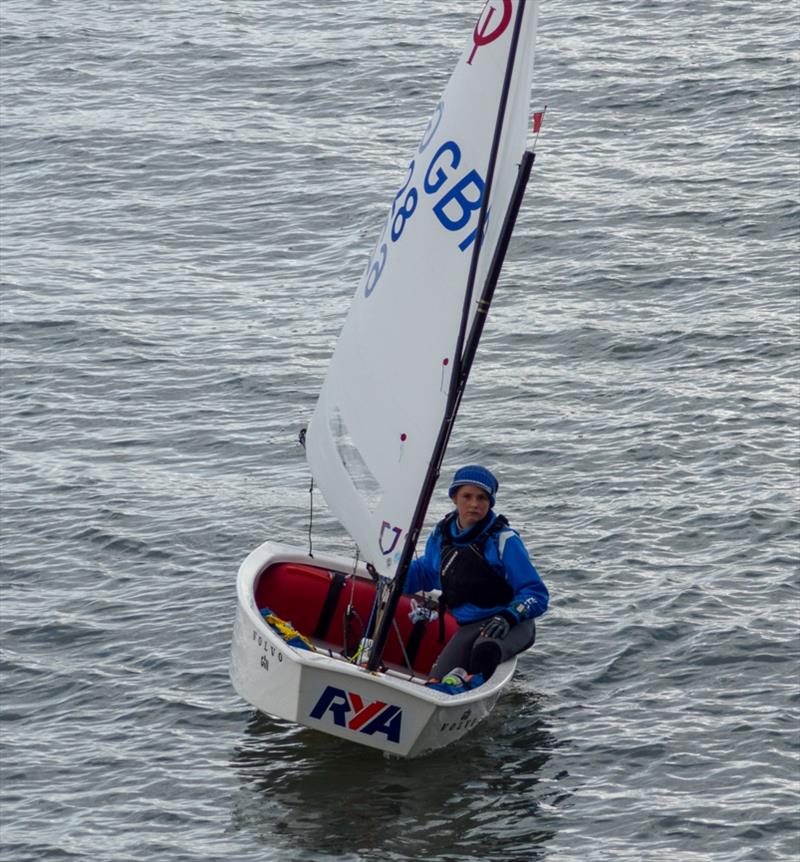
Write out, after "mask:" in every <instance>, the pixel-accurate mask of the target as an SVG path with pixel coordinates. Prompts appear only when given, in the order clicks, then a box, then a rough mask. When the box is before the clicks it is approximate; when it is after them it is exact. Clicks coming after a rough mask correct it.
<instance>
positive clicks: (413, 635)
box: [255, 562, 458, 681]
mask: <svg viewBox="0 0 800 862" xmlns="http://www.w3.org/2000/svg"><path fill="white" fill-rule="evenodd" d="M374 597H375V584H374V583H373V582H372V581H370V580H368V579H366V578H364V577H362V576H358V575H353V574H349V573H345V572H339V571H333V570H330V569H327V568H324V567H321V566H315V565H310V564H307V563H295V562H277V563H273V564H272V565H269V566H267V567H266V568H265V569H264V570H262V571H261V572H260V573H259V575H258V577H257V578H256V582H255V600H256V604H257V606H258V608H259V610H260V611H262V612H263V611H264V610H265V609H267V608H268V609H269V610H270V611H272V613H273V614H275V615H276V616H278V617H280V618H281V619H282V620H284V621H286V622H288V623H290V624H291V626H292V627H293V628H294V629H296V630H297V631H298V632H300V633H301V634H302V635H303V636H304V637H305V638H307V639H308V640H309V641H311V643H313V644H314V646H315V647H316V648H317V649H320V650H322V651H325V652H328V654H329V655H331V656H333V657H336V656H341V657H342V658H343V660H347V658H348V657H349V656H352V655H353V653H354V652H355V651H356V649H357V648H358V644H359V642H360V641H361V638H362V637H363V635H364V632H365V631H366V628H367V625H368V622H369V616H370V612H371V610H372V605H373V600H374ZM348 609H349V610H350V613H349V614H348ZM410 611H411V600H410V597H408V596H403V597H401V599H400V603H399V606H398V610H397V614H396V615H395V622H396V625H395V626H394V627H393V628H392V630H391V632H390V634H389V639H388V641H387V644H386V649H385V650H384V653H383V661H384V664H385V665H386V667H387V669H388V670H389V671H390V672H391V673H392V675H394V674H397V675H398V676H401V677H403V678H404V679H409V678H411V677H412V675H413V677H414V678H419V679H420V680H421V681H424V680H425V679H427V677H428V676H429V673H430V669H431V667H432V666H433V663H434V662H435V661H436V658H437V657H438V655H439V653H440V652H441V650H442V647H443V646H444V644H445V643H446V642H447V641H448V640H449V639H450V637H452V635H453V634H454V633H455V631H456V629H457V628H458V625H457V623H456V621H455V620H454V619H453V617H451V616H450V615H449V614H445V619H444V632H443V633H442V632H441V626H440V622H439V620H434V621H432V622H428V623H427V624H424V623H417V624H414V623H412V622H411V620H410V619H409V613H410ZM442 634H443V635H444V636H443V638H442V637H441V635H442Z"/></svg>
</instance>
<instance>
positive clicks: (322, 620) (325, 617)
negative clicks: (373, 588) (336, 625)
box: [311, 572, 347, 640]
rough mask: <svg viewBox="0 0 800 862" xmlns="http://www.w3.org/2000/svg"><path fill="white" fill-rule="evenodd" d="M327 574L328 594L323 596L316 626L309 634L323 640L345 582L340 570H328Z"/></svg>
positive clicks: (345, 579)
mask: <svg viewBox="0 0 800 862" xmlns="http://www.w3.org/2000/svg"><path fill="white" fill-rule="evenodd" d="M329 574H330V578H331V582H330V584H329V586H328V595H327V596H325V602H324V604H323V605H322V610H321V611H320V612H319V619H318V620H317V627H316V628H315V629H314V633H313V634H312V635H311V636H312V637H314V638H319V639H320V640H325V635H326V634H327V633H328V629H329V628H330V625H331V620H332V619H333V615H334V613H335V612H336V605H337V604H338V603H339V596H340V595H341V592H342V590H343V589H344V585H345V584H346V583H347V577H346V576H345V575H343V574H342V573H341V572H330V573H329Z"/></svg>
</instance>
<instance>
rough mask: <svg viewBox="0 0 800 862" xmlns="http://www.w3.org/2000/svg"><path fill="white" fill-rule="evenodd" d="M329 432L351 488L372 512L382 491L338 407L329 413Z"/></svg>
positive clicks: (379, 499)
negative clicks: (351, 485)
mask: <svg viewBox="0 0 800 862" xmlns="http://www.w3.org/2000/svg"><path fill="white" fill-rule="evenodd" d="M330 430H331V439H332V440H333V442H334V445H335V446H336V451H337V452H338V453H339V458H340V460H341V462H342V466H343V467H344V469H345V472H346V473H347V475H348V476H349V477H350V481H351V482H352V483H353V487H354V488H355V489H356V490H357V491H358V493H359V494H360V495H361V498H362V499H363V500H364V503H365V504H366V506H367V508H368V509H369V510H370V512H374V511H375V509H376V508H377V507H378V503H380V501H381V498H382V497H383V489H382V488H381V486H380V485H379V484H378V480H377V479H376V478H375V477H374V476H373V475H372V473H371V472H370V469H369V467H367V464H366V461H364V458H363V457H362V455H361V453H360V452H359V451H358V449H357V448H356V444H355V443H354V442H353V438H352V437H351V436H350V432H349V431H348V430H347V426H346V425H345V424H344V419H343V418H342V414H341V413H340V412H339V409H338V407H335V408H334V409H333V410H332V412H331V415H330Z"/></svg>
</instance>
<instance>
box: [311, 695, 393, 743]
mask: <svg viewBox="0 0 800 862" xmlns="http://www.w3.org/2000/svg"><path fill="white" fill-rule="evenodd" d="M328 712H330V713H331V715H332V716H333V723H334V724H335V725H338V726H339V727H347V728H349V729H350V730H354V731H357V732H358V733H366V734H367V735H368V736H372V734H373V733H383V734H384V735H385V736H386V738H387V739H388V740H389V742H400V722H401V720H402V717H403V712H402V710H401V709H400V707H399V706H393V705H392V704H387V703H384V701H382V700H376V701H374V702H373V703H368V704H366V705H365V704H364V700H363V698H362V697H361V696H360V695H358V694H356V693H355V692H352V691H344V690H342V689H341V688H336V687H335V686H332V685H329V686H328V687H327V688H326V689H325V691H324V692H322V697H320V699H319V700H318V701H317V704H316V706H315V707H314V709H312V710H311V718H318V719H322V718H323V717H324V716H325V714H326V713H328Z"/></svg>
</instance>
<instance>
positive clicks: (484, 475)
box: [447, 464, 499, 508]
mask: <svg viewBox="0 0 800 862" xmlns="http://www.w3.org/2000/svg"><path fill="white" fill-rule="evenodd" d="M462 485H477V487H478V488H480V489H481V490H483V491H486V493H487V494H488V495H489V506H490V507H492V508H494V495H495V494H496V493H497V489H498V487H499V484H498V482H497V479H495V478H494V476H493V475H492V474H491V473H490V472H489V471H488V470H487V469H486V467H480V466H478V465H477V464H468V465H467V466H466V467H461V468H460V469H459V470H456V474H455V476H453V481H452V482H451V483H450V490H449V491H448V492H447V493H448V495H449V496H450V497H452V496H453V494H455V492H456V489H457V488H460V487H461V486H462Z"/></svg>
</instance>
